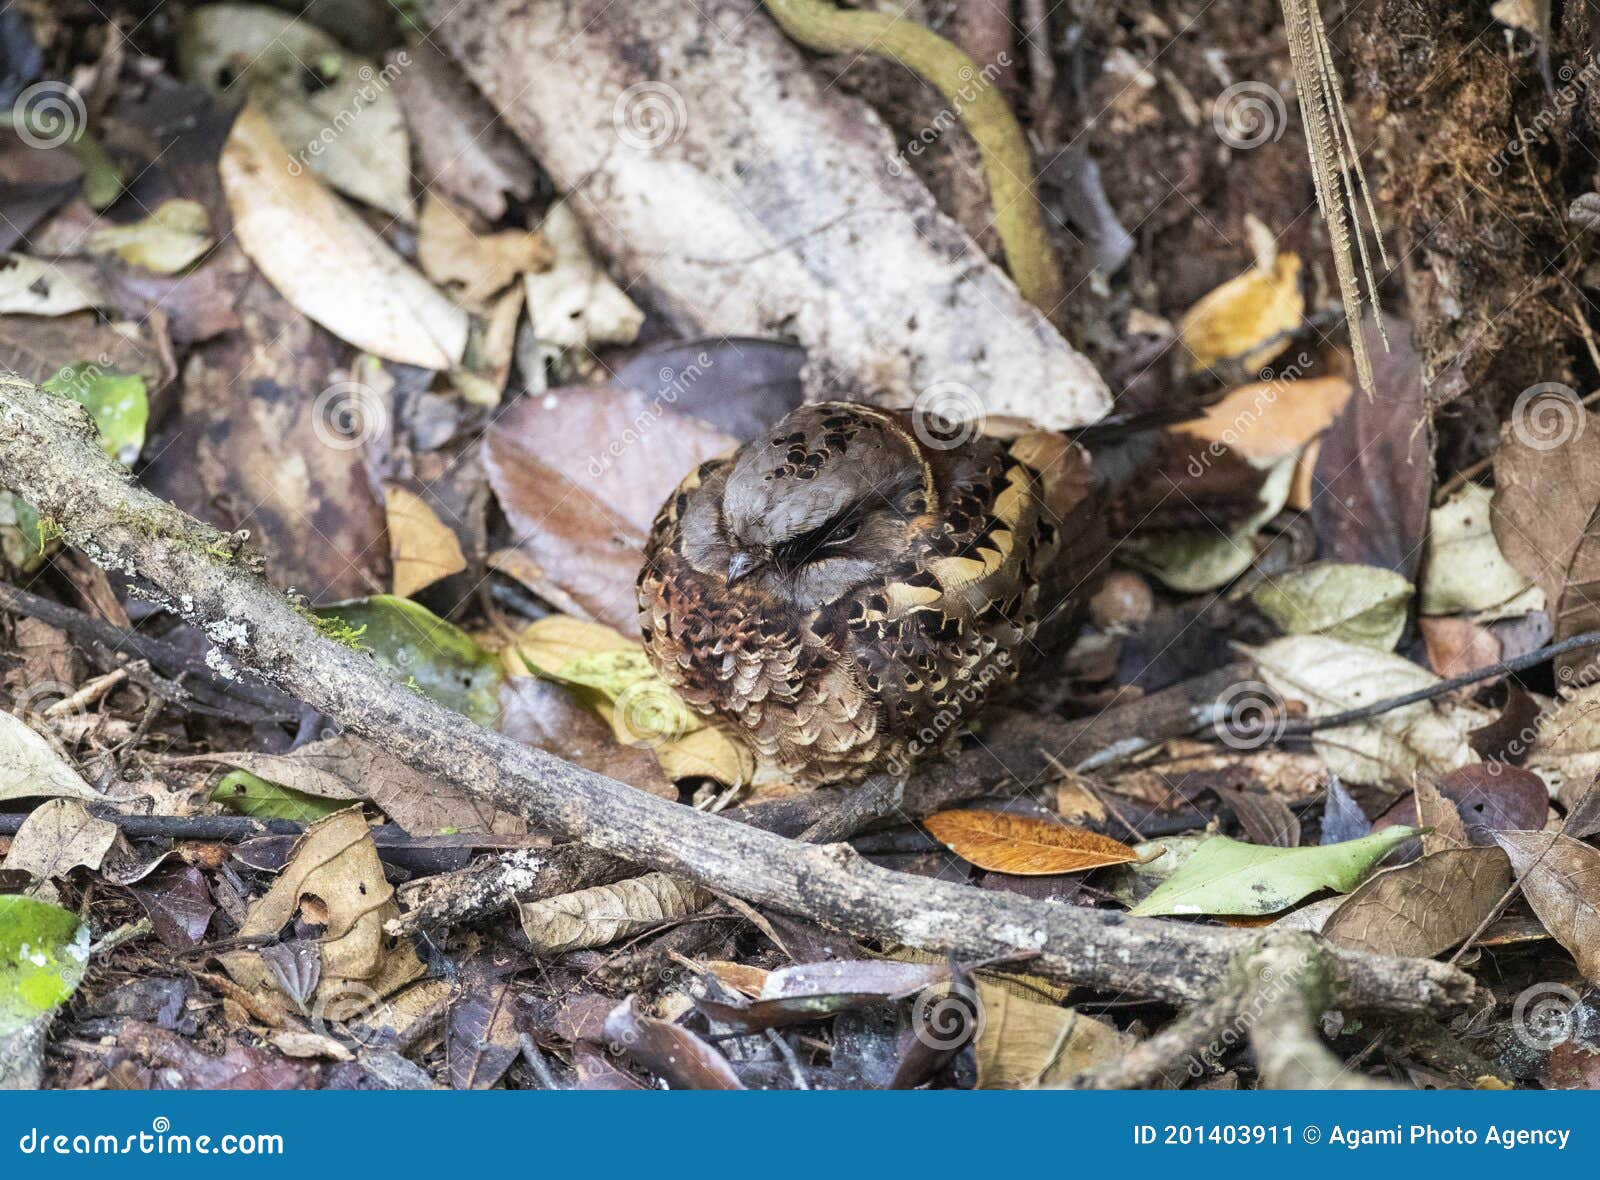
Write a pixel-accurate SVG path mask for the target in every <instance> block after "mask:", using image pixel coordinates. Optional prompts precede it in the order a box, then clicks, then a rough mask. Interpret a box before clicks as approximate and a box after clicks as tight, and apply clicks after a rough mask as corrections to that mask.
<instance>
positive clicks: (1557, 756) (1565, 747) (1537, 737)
mask: <svg viewBox="0 0 1600 1180" xmlns="http://www.w3.org/2000/svg"><path fill="white" fill-rule="evenodd" d="M1505 740H1507V741H1510V742H1512V743H1515V744H1516V745H1517V746H1518V747H1519V752H1520V753H1527V751H1529V749H1530V748H1531V750H1532V752H1531V753H1527V761H1526V763H1525V765H1526V766H1527V768H1528V769H1529V770H1531V771H1533V773H1534V774H1537V775H1538V776H1539V777H1540V778H1541V779H1542V780H1544V783H1545V785H1546V786H1547V787H1549V789H1550V793H1551V794H1552V795H1555V796H1557V797H1559V798H1560V799H1561V800H1562V801H1563V802H1564V803H1566V804H1567V805H1568V806H1569V807H1570V806H1571V805H1572V804H1573V803H1575V802H1576V801H1577V796H1578V795H1579V794H1581V793H1582V792H1583V791H1586V790H1587V789H1588V787H1589V784H1590V783H1592V782H1594V780H1595V776H1596V775H1597V774H1600V685H1590V686H1589V687H1587V688H1584V689H1581V690H1579V691H1578V692H1576V693H1574V694H1573V695H1572V696H1570V697H1567V698H1566V699H1565V700H1562V701H1561V702H1559V703H1558V704H1557V705H1556V706H1555V707H1554V708H1551V709H1546V710H1544V711H1543V712H1542V713H1540V714H1538V716H1537V718H1536V720H1535V721H1534V723H1533V724H1532V725H1531V726H1524V727H1523V728H1522V729H1521V730H1518V731H1517V732H1516V733H1515V734H1512V735H1510V736H1509V738H1507V739H1505Z"/></svg>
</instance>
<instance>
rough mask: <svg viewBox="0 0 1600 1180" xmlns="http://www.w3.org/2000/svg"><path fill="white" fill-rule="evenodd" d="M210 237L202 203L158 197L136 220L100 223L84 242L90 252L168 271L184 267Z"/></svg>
mask: <svg viewBox="0 0 1600 1180" xmlns="http://www.w3.org/2000/svg"><path fill="white" fill-rule="evenodd" d="M213 241H214V239H213V238H212V236H211V217H210V215H209V214H207V213H206V207H205V206H204V205H202V204H200V202H199V201H190V200H186V199H184V198H182V197H175V198H173V199H172V200H170V201H162V202H161V204H159V205H157V206H156V207H155V208H154V209H153V210H151V212H150V215H149V216H148V217H146V218H144V219H142V220H140V221H133V222H128V223H126V224H119V225H106V226H102V227H101V228H99V229H97V230H95V231H94V232H92V233H91V234H90V235H89V237H88V239H87V241H86V242H85V245H86V246H87V247H88V249H89V251H90V252H91V253H94V254H114V255H116V256H117V257H118V258H120V259H122V261H124V262H126V263H128V264H129V265H131V266H139V267H143V268H144V269H145V270H149V271H154V272H155V273H156V274H163V275H171V274H177V273H178V272H179V271H181V270H187V269H188V268H189V266H190V265H191V264H193V263H194V262H195V260H196V259H198V258H199V257H200V256H201V255H202V254H204V253H205V252H206V251H207V250H209V249H211V245H212V242H213Z"/></svg>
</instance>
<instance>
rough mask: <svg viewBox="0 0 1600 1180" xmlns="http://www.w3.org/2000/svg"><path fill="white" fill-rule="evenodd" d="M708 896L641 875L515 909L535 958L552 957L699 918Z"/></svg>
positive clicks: (667, 878) (659, 876) (673, 880)
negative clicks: (696, 914)
mask: <svg viewBox="0 0 1600 1180" xmlns="http://www.w3.org/2000/svg"><path fill="white" fill-rule="evenodd" d="M710 900H711V895H710V894H709V893H707V892H706V891H705V890H703V889H700V888H698V887H696V886H694V885H691V884H688V883H687V882H685V881H682V880H680V879H679V878H677V877H674V876H672V875H671V874H669V873H645V874H644V875H643V876H639V877H630V878H629V879H627V880H625V881H618V882H617V883H616V884H614V885H597V886H595V887H594V888H592V889H580V890H578V891H577V892H575V893H564V894H562V895H561V896H559V897H551V898H546V899H545V900H543V901H532V902H523V903H521V904H519V905H518V906H517V914H518V916H519V918H520V919H521V922H522V932H523V933H524V934H526V935H527V936H528V941H529V943H531V944H532V945H533V949H534V952H535V953H536V954H541V955H557V954H561V953H562V952H564V951H573V950H580V949H582V948H584V947H594V946H606V945H608V944H609V943H613V942H616V941H617V940H618V939H620V938H631V937H632V936H633V935H635V934H640V933H643V932H644V931H647V930H653V929H655V928H656V927H657V926H660V925H662V924H663V923H665V922H670V921H672V920H674V919H676V918H687V917H689V916H690V915H692V914H695V913H697V912H699V910H700V909H701V907H703V906H704V905H705V904H706V903H707V902H709V901H710Z"/></svg>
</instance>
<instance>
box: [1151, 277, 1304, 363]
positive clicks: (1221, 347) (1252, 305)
mask: <svg viewBox="0 0 1600 1180" xmlns="http://www.w3.org/2000/svg"><path fill="white" fill-rule="evenodd" d="M1305 309H1306V303H1305V297H1304V296H1303V295H1301V293H1300V259H1299V258H1298V257H1296V256H1295V255H1293V254H1279V255H1278V257H1277V258H1276V259H1275V260H1274V261H1273V264H1272V269H1271V270H1270V271H1267V270H1262V269H1260V268H1259V267H1257V268H1252V269H1251V270H1248V271H1246V272H1245V273H1244V274H1242V275H1239V276H1238V277H1236V278H1232V279H1229V280H1228V281H1227V282H1226V283H1223V284H1222V286H1220V287H1218V288H1216V289H1215V290H1213V291H1211V292H1209V293H1207V294H1206V295H1204V296H1202V297H1201V298H1200V299H1199V301H1198V302H1196V303H1195V305H1194V306H1193V307H1191V308H1190V309H1189V310H1188V311H1187V312H1185V313H1184V315H1183V319H1182V320H1180V321H1179V323H1178V333H1179V335H1180V336H1181V337H1182V339H1183V343H1184V344H1185V345H1186V346H1187V347H1188V349H1189V352H1190V353H1191V354H1192V358H1191V361H1190V365H1191V367H1192V368H1194V369H1206V368H1209V367H1211V366H1212V365H1214V364H1217V363H1219V362H1221V361H1228V360H1238V361H1240V362H1241V364H1242V365H1243V367H1244V368H1246V369H1258V368H1260V367H1261V366H1262V365H1264V364H1266V363H1267V362H1268V361H1270V360H1271V359H1272V358H1273V357H1275V356H1277V355H1278V354H1279V353H1280V352H1282V351H1283V350H1284V349H1285V348H1287V347H1288V346H1289V337H1290V335H1291V334H1292V333H1293V332H1296V331H1298V330H1299V328H1300V324H1301V322H1302V320H1303V319H1304V318H1305Z"/></svg>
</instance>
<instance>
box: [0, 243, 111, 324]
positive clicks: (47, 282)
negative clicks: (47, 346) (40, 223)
mask: <svg viewBox="0 0 1600 1180" xmlns="http://www.w3.org/2000/svg"><path fill="white" fill-rule="evenodd" d="M104 302H105V297H104V296H103V295H102V294H101V293H100V292H99V291H97V290H96V289H95V288H94V286H93V285H92V284H90V283H89V282H88V281H87V280H86V279H82V278H79V277H78V276H77V275H75V274H72V273H70V272H69V271H67V270H65V269H63V268H62V267H59V266H57V265H55V264H54V263H51V262H45V261H42V260H41V259H38V258H29V257H28V256H27V255H25V254H7V253H0V314H4V315H38V316H57V315H69V314H71V313H72V312H75V311H87V310H88V309H89V308H92V307H98V306H100V305H101V304H102V303H104Z"/></svg>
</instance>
